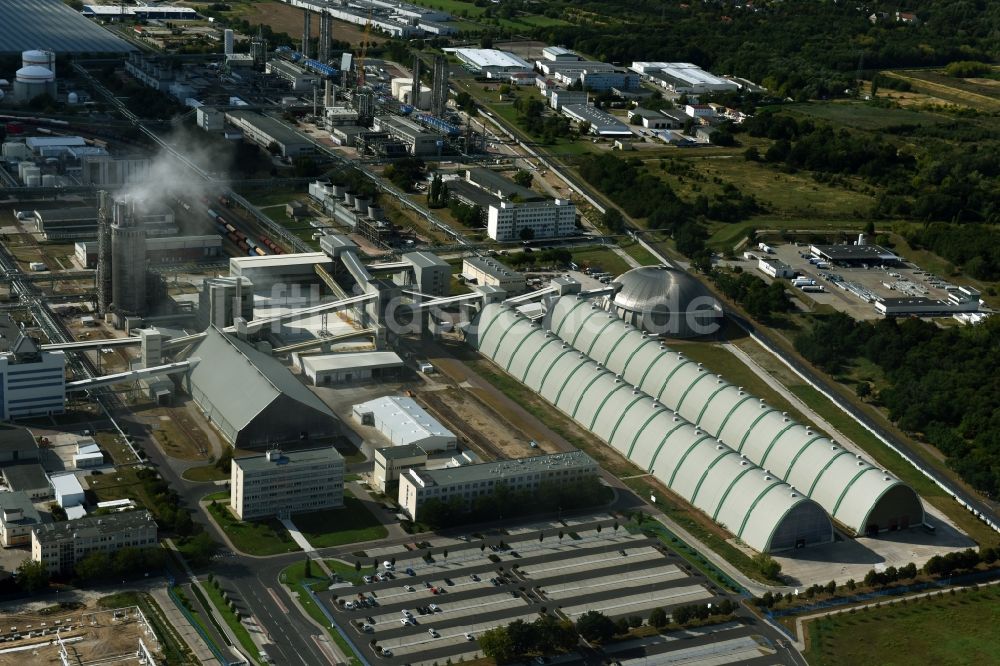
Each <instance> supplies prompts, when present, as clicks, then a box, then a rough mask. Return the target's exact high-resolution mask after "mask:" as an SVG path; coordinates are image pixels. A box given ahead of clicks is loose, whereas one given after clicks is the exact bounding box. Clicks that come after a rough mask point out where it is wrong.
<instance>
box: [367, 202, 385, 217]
mask: <svg viewBox="0 0 1000 666" xmlns="http://www.w3.org/2000/svg"><path fill="white" fill-rule="evenodd" d="M368 217H370V218H371V219H373V220H381V219H382V209H381V208H380V207H379V206H372V205H370V204H369V206H368Z"/></svg>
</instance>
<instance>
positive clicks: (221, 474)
mask: <svg viewBox="0 0 1000 666" xmlns="http://www.w3.org/2000/svg"><path fill="white" fill-rule="evenodd" d="M181 476H182V477H184V478H185V479H187V480H188V481H196V482H200V483H207V482H209V481H223V480H225V479H228V478H229V472H225V471H223V470H221V469H219V468H218V467H216V466H215V465H200V466H198V467H189V468H188V469H186V470H184V473H183V474H182V475H181Z"/></svg>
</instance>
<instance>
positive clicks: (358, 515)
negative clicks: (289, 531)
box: [292, 490, 389, 548]
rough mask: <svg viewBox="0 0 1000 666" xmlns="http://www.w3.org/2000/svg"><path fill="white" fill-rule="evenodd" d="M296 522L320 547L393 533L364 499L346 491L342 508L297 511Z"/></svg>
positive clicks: (311, 540) (308, 538)
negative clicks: (371, 510)
mask: <svg viewBox="0 0 1000 666" xmlns="http://www.w3.org/2000/svg"><path fill="white" fill-rule="evenodd" d="M292 521H293V522H294V523H295V526H296V527H298V528H299V529H300V530H302V534H303V535H304V536H305V538H306V540H308V541H309V543H310V544H312V545H313V546H315V547H316V548H329V547H330V546H342V545H344V544H348V543H355V542H358V541H372V540H374V539H382V538H385V536H386V535H387V534H388V533H389V532H388V530H386V529H385V527H384V526H383V525H382V524H381V523H379V521H378V519H377V518H376V517H375V516H373V515H372V514H371V512H370V511H369V510H368V509H367V508H366V507H365V505H364V504H363V503H362V502H361V500H359V499H357V498H356V497H354V496H353V495H351V493H350V492H348V491H346V490H345V491H344V507H343V508H342V509H325V510H323V511H312V512H309V513H297V514H295V515H294V516H292Z"/></svg>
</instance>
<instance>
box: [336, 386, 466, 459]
mask: <svg viewBox="0 0 1000 666" xmlns="http://www.w3.org/2000/svg"><path fill="white" fill-rule="evenodd" d="M353 412H354V418H355V419H356V420H357V421H358V422H359V423H361V424H362V425H369V426H373V427H374V428H376V429H377V430H378V431H379V432H380V433H382V435H383V436H384V437H385V438H386V439H387V440H389V441H390V442H392V445H393V446H407V445H410V444H416V445H418V446H420V448H421V449H423V450H424V451H425V452H428V453H429V452H433V451H444V450H447V449H454V448H456V447H457V446H458V438H457V437H455V433H453V432H451V431H450V430H448V429H447V428H445V427H444V426H443V425H441V423H440V422H438V420H437V419H435V418H434V417H433V416H431V415H430V414H428V413H427V411H426V410H425V409H424V408H423V407H421V406H420V405H418V404H417V403H416V401H415V400H414V399H413V398H407V397H403V396H391V395H390V396H385V397H382V398H375V399H374V400H369V401H367V402H362V403H360V404H357V405H354V408H353Z"/></svg>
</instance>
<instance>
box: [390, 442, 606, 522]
mask: <svg viewBox="0 0 1000 666" xmlns="http://www.w3.org/2000/svg"><path fill="white" fill-rule="evenodd" d="M597 472H598V467H597V463H596V462H594V459H593V458H591V457H590V456H588V455H587V454H586V453H584V452H583V451H571V452H569V453H555V454H552V455H546V456H535V457H533V458H517V459H514V460H498V461H495V462H488V463H482V464H479V465H466V466H463V467H452V468H447V469H436V470H424V469H407V470H406V471H405V472H403V473H402V474H401V475H400V477H399V497H398V501H399V506H400V507H402V509H403V511H405V512H406V514H407V515H409V516H410V518H412V519H413V520H417V516H418V515H419V514H420V508H421V506H422V505H423V503H424V502H426V501H427V500H429V499H437V500H441V501H444V502H447V501H450V500H451V499H453V498H459V499H461V500H462V501H464V502H466V503H468V502H471V501H473V500H475V499H476V498H477V497H482V496H484V495H492V494H493V493H495V492H496V490H497V488H499V487H500V486H506V487H507V488H509V489H511V490H513V491H515V492H531V491H535V490H538V488H539V487H540V486H541V485H542V484H545V483H554V484H560V485H561V484H566V483H573V482H577V481H582V480H584V479H588V478H592V477H593V476H595V475H596V474H597Z"/></svg>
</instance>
